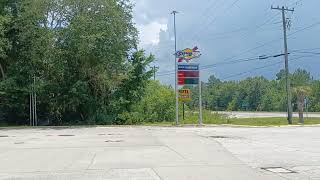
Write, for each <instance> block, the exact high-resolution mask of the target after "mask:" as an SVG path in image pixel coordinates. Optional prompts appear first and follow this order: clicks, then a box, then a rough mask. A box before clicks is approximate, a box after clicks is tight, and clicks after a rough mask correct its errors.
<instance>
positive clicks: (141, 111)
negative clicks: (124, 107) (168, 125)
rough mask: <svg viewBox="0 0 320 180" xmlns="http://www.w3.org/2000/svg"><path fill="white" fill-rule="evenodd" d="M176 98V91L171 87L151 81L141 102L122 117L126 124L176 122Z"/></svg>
mask: <svg viewBox="0 0 320 180" xmlns="http://www.w3.org/2000/svg"><path fill="white" fill-rule="evenodd" d="M174 97H175V95H174V90H173V89H171V88H170V87H168V86H164V85H161V84H160V83H159V82H158V81H149V82H148V86H147V88H146V92H145V95H144V96H143V98H142V99H141V101H139V102H137V103H136V104H134V105H132V107H131V111H130V112H125V113H123V114H121V116H120V117H121V118H122V119H123V120H124V121H125V124H141V123H145V122H163V121H169V122H171V121H174V119H175V113H174V112H175V98H174Z"/></svg>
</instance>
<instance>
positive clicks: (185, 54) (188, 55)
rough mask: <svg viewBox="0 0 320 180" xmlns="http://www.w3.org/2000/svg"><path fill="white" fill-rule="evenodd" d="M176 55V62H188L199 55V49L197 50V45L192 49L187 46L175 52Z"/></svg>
mask: <svg viewBox="0 0 320 180" xmlns="http://www.w3.org/2000/svg"><path fill="white" fill-rule="evenodd" d="M176 56H177V58H178V62H183V61H186V62H190V61H191V60H192V59H195V58H198V57H200V56H201V54H200V51H198V47H197V46H196V47H194V48H193V49H190V48H187V49H184V50H182V51H178V52H176Z"/></svg>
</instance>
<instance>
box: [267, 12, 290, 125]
mask: <svg viewBox="0 0 320 180" xmlns="http://www.w3.org/2000/svg"><path fill="white" fill-rule="evenodd" d="M271 9H273V10H280V11H282V24H283V36H284V37H283V40H284V57H285V71H286V92H287V112H288V123H289V124H292V104H291V99H292V97H291V87H290V77H289V60H288V59H289V57H288V41H287V21H286V14H285V12H286V11H290V12H293V11H294V9H289V8H285V7H284V6H282V8H280V7H279V6H278V7H276V8H274V7H271Z"/></svg>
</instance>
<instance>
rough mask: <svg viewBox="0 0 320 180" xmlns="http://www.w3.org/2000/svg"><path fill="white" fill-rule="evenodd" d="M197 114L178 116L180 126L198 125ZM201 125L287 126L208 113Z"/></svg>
mask: <svg viewBox="0 0 320 180" xmlns="http://www.w3.org/2000/svg"><path fill="white" fill-rule="evenodd" d="M198 116H199V114H198V113H193V112H187V113H186V114H185V120H182V118H181V117H182V116H180V124H181V125H187V124H198ZM293 120H294V125H298V122H299V120H298V118H294V119H293ZM203 123H204V124H212V125H223V124H230V125H244V126H283V125H288V122H287V119H286V118H239V119H237V118H228V117H226V116H224V115H219V114H217V113H211V112H210V111H204V112H203ZM314 124H320V118H305V125H314ZM144 125H151V126H155V125H156V126H171V125H175V123H174V122H158V123H146V124H144Z"/></svg>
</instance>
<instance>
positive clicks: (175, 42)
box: [171, 11, 179, 126]
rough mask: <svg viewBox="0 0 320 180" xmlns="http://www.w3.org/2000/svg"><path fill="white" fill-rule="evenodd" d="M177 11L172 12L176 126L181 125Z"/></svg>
mask: <svg viewBox="0 0 320 180" xmlns="http://www.w3.org/2000/svg"><path fill="white" fill-rule="evenodd" d="M177 13H178V12H177V11H172V13H171V14H173V26H174V63H175V91H176V125H177V126H178V125H179V92H178V91H179V89H178V73H177V66H178V62H177V54H176V52H177V29H176V14H177Z"/></svg>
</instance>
